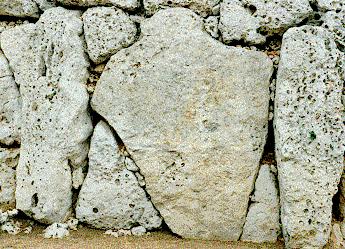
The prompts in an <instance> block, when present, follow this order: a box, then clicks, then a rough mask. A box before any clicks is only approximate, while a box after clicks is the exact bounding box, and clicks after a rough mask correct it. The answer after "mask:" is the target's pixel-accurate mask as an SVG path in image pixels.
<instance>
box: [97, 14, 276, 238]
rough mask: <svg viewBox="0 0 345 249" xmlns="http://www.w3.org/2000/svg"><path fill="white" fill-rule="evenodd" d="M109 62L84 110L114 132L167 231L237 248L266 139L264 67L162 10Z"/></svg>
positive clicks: (192, 19) (263, 61)
mask: <svg viewBox="0 0 345 249" xmlns="http://www.w3.org/2000/svg"><path fill="white" fill-rule="evenodd" d="M141 30H142V38H141V39H140V40H139V41H138V42H137V43H135V44H133V45H132V46H131V47H130V48H127V49H123V50H121V51H119V52H118V53H117V54H115V55H114V56H112V57H111V59H110V61H109V62H108V64H107V66H106V68H105V71H104V72H103V74H102V76H101V79H100V82H99V83H98V84H97V86H96V90H95V93H94V97H93V99H92V106H93V108H94V110H96V111H97V112H98V113H99V114H101V115H102V116H103V117H104V118H106V119H107V121H108V122H109V123H110V124H111V126H113V127H114V128H115V129H116V131H117V132H118V134H119V136H120V137H121V138H122V140H123V141H124V143H125V144H126V146H127V149H128V150H129V152H130V154H131V156H132V157H133V159H134V161H135V162H136V165H137V166H138V167H139V168H140V171H141V173H142V174H143V175H144V177H145V181H146V190H147V192H148V193H149V195H150V196H151V200H152V202H153V204H154V205H155V207H156V208H157V209H158V210H159V212H160V214H161V215H162V216H163V218H164V220H165V222H166V224H167V225H168V226H169V227H170V229H171V230H172V231H173V232H174V233H177V234H179V235H181V236H183V237H193V238H207V239H224V240H231V239H232V240H237V239H238V238H239V236H240V234H241V232H242V227H243V225H244V222H245V216H246V212H247V205H248V201H249V196H250V193H251V191H252V189H253V187H254V181H255V179H254V176H255V175H256V173H257V171H258V168H259V161H260V157H261V154H262V151H263V145H264V143H265V138H266V132H267V120H268V101H269V91H268V87H269V79H270V76H271V73H272V63H271V61H270V60H269V59H268V57H266V55H264V54H263V53H261V52H255V51H248V50H244V49H239V48H233V47H227V46H225V45H223V44H221V43H220V42H218V41H216V40H214V39H213V38H212V37H210V36H209V35H208V34H207V33H206V32H205V31H204V27H203V21H202V20H201V18H200V17H199V16H197V15H196V14H195V13H193V12H192V11H190V10H187V9H183V8H174V9H167V10H163V11H160V12H158V13H157V14H155V15H154V16H153V17H152V18H150V19H148V20H145V21H144V22H143V23H142V25H141Z"/></svg>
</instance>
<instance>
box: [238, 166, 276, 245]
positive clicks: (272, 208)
mask: <svg viewBox="0 0 345 249" xmlns="http://www.w3.org/2000/svg"><path fill="white" fill-rule="evenodd" d="M270 167H273V166H270V165H262V166H261V168H260V171H259V175H258V178H257V179H256V182H255V192H254V195H253V196H252V197H251V201H252V204H250V206H249V211H248V214H247V218H246V223H245V225H244V227H243V234H242V237H241V239H242V240H243V241H252V242H256V243H262V242H276V241H277V237H278V235H279V233H280V224H279V196H278V189H277V185H276V179H275V175H274V174H273V173H272V172H271V169H270Z"/></svg>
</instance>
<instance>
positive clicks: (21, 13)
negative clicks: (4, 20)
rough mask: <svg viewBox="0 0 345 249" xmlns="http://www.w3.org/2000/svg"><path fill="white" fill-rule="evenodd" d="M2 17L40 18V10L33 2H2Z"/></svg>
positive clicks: (6, 0) (14, 0)
mask: <svg viewBox="0 0 345 249" xmlns="http://www.w3.org/2000/svg"><path fill="white" fill-rule="evenodd" d="M0 16H16V17H35V18H37V17H39V9H38V7H37V5H36V3H35V1H33V0H1V1H0Z"/></svg>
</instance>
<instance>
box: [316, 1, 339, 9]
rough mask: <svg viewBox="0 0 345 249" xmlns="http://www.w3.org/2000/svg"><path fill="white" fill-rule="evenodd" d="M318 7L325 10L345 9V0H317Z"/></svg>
mask: <svg viewBox="0 0 345 249" xmlns="http://www.w3.org/2000/svg"><path fill="white" fill-rule="evenodd" d="M316 3H317V5H318V7H319V8H320V9H321V10H323V11H327V10H341V9H344V7H345V3H344V0H316Z"/></svg>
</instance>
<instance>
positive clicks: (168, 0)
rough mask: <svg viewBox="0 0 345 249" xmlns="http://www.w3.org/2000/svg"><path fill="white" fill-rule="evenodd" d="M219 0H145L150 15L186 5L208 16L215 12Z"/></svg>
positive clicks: (185, 6) (145, 6)
mask: <svg viewBox="0 0 345 249" xmlns="http://www.w3.org/2000/svg"><path fill="white" fill-rule="evenodd" d="M219 2H220V0H144V8H145V10H146V13H147V14H148V15H153V14H154V13H156V12H157V11H159V10H160V9H164V8H170V7H184V8H188V9H191V10H193V11H195V12H196V13H198V14H199V15H201V16H204V17H206V16H208V15H210V14H215V13H214V12H215V11H216V10H217V5H218V4H219Z"/></svg>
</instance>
